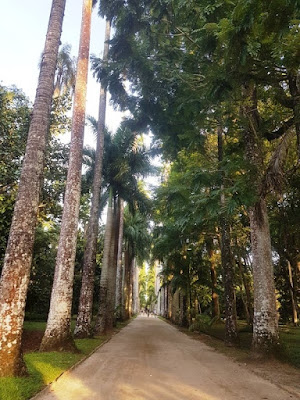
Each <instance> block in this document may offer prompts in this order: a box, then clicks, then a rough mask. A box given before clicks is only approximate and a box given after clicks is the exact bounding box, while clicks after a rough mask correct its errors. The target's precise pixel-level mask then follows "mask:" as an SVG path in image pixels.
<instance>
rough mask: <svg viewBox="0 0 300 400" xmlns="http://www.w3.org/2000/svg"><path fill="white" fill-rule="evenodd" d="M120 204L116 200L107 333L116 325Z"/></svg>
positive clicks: (108, 294)
mask: <svg viewBox="0 0 300 400" xmlns="http://www.w3.org/2000/svg"><path fill="white" fill-rule="evenodd" d="M119 206H120V204H119V201H118V200H117V199H116V200H115V208H114V220H113V232H112V240H111V250H110V263H109V270H108V272H109V273H108V291H107V315H106V326H105V331H106V332H109V331H111V330H112V329H113V326H114V323H115V305H116V276H117V260H118V242H119V228H120V224H119V223H120V207H119Z"/></svg>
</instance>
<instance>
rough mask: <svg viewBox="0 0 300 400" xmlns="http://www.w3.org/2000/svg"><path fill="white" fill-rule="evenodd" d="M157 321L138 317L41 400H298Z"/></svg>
mask: <svg viewBox="0 0 300 400" xmlns="http://www.w3.org/2000/svg"><path fill="white" fill-rule="evenodd" d="M296 398H300V397H296V396H294V395H291V394H289V393H287V392H286V391H284V390H282V389H280V388H279V387H277V386H275V385H274V384H272V383H270V382H269V381H267V380H264V379H262V378H260V377H258V376H256V375H254V374H253V373H251V372H249V371H248V370H247V367H245V366H243V365H240V364H238V363H236V362H233V361H232V360H231V359H229V358H227V357H226V356H224V355H222V354H219V353H217V352H216V351H215V350H213V349H211V348H210V347H208V346H206V345H205V344H203V343H201V342H200V341H197V340H193V339H191V338H189V337H188V336H187V335H185V334H183V333H181V332H179V331H178V330H177V329H176V328H174V327H173V326H171V325H169V324H167V323H165V322H163V321H161V320H160V319H158V318H153V317H150V318H147V317H138V318H136V319H135V320H134V321H133V322H131V323H130V324H129V325H128V326H126V327H125V328H124V329H123V330H122V331H121V332H120V333H118V334H117V335H115V336H114V337H113V338H112V339H111V340H110V341H109V342H108V343H106V344H105V345H104V346H102V347H100V349H99V350H97V351H96V352H95V353H94V354H93V355H92V356H91V357H89V358H88V359H87V360H85V361H84V362H83V363H81V364H80V365H79V366H78V367H76V368H75V369H74V370H72V371H70V372H68V373H66V374H64V375H63V376H62V377H61V378H59V379H58V381H57V382H55V383H54V384H52V386H51V387H50V388H49V389H47V390H46V391H44V392H43V393H42V394H41V395H40V396H38V400H85V399H86V400H267V399H268V400H294V399H296Z"/></svg>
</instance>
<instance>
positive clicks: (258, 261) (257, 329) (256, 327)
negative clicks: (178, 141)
mask: <svg viewBox="0 0 300 400" xmlns="http://www.w3.org/2000/svg"><path fill="white" fill-rule="evenodd" d="M243 95H244V100H245V101H244V105H243V106H242V115H243V117H244V118H245V121H246V124H247V125H248V127H247V129H246V130H245V146H246V157H247V159H248V161H249V163H250V164H251V166H252V168H253V171H252V173H253V175H252V181H253V185H254V187H255V189H256V193H257V197H258V200H257V202H256V204H255V205H254V206H253V207H250V209H249V217H250V230H251V246H252V257H253V288H254V317H253V341H252V345H253V349H254V351H255V352H256V353H257V354H260V355H263V354H266V353H269V352H271V351H272V350H273V348H274V346H275V345H277V344H278V340H279V336H278V316H277V311H276V298H275V284H274V271H273V264H272V249H271V238H270V229H269V221H268V213H267V207H266V202H265V199H264V194H263V193H264V190H262V187H261V186H262V171H263V157H262V154H261V146H260V142H259V129H260V118H259V114H258V111H257V98H256V90H255V86H254V85H251V84H249V85H244V87H243Z"/></svg>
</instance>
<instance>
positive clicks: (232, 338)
mask: <svg viewBox="0 0 300 400" xmlns="http://www.w3.org/2000/svg"><path fill="white" fill-rule="evenodd" d="M218 158H219V162H220V163H221V162H222V161H223V132H222V127H221V126H218ZM221 179H222V184H221V207H222V208H223V207H225V195H224V174H223V172H222V176H221ZM220 236H221V262H222V269H223V279H224V290H225V319H226V322H225V344H226V345H227V346H232V345H234V344H235V343H236V342H237V340H238V335H237V323H236V304H235V290H234V264H233V257H232V252H231V238H230V224H229V221H228V217H227V216H225V215H224V213H222V215H221V217H220Z"/></svg>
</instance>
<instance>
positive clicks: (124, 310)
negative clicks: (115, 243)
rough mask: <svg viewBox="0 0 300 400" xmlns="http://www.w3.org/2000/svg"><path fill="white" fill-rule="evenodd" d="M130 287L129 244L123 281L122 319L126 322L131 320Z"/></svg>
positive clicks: (125, 257)
mask: <svg viewBox="0 0 300 400" xmlns="http://www.w3.org/2000/svg"><path fill="white" fill-rule="evenodd" d="M129 286H130V254H129V248H128V244H127V246H126V249H125V254H124V279H123V305H122V318H123V320H124V321H126V320H127V319H128V318H129Z"/></svg>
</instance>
